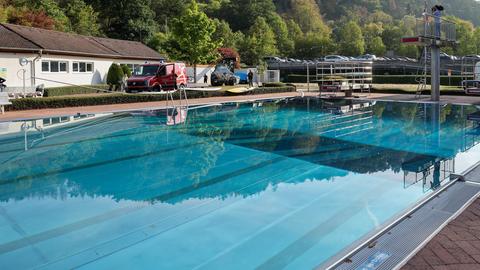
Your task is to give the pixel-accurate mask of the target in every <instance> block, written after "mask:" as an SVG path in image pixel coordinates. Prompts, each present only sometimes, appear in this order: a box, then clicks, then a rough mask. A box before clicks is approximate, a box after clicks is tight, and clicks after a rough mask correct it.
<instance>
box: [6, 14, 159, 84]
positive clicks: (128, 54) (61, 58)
mask: <svg viewBox="0 0 480 270" xmlns="http://www.w3.org/2000/svg"><path fill="white" fill-rule="evenodd" d="M22 60H23V61H22ZM163 60H164V58H163V57H162V56H161V55H160V54H158V53H157V52H156V51H154V50H152V49H150V48H149V47H147V46H145V45H144V44H142V43H140V42H135V41H126V40H116V39H108V38H98V37H90V36H81V35H77V34H72V33H64V32H57V31H51V30H45V29H39V28H32V27H25V26H19V25H12V24H0V77H2V78H4V79H6V80H7V81H6V82H5V84H6V85H7V91H8V92H21V91H23V89H24V85H25V88H26V89H27V91H28V92H31V91H33V90H34V89H35V88H36V87H37V86H39V85H44V87H56V86H66V85H68V84H72V85H92V84H102V83H105V79H106V75H107V72H108V69H109V68H110V65H111V64H112V63H118V64H127V65H129V66H130V67H133V66H134V65H138V64H143V63H148V62H158V61H163Z"/></svg>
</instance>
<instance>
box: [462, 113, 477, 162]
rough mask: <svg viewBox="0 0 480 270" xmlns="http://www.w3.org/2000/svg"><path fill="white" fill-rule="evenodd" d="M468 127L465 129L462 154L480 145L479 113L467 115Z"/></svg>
mask: <svg viewBox="0 0 480 270" xmlns="http://www.w3.org/2000/svg"><path fill="white" fill-rule="evenodd" d="M467 120H468V121H470V125H469V126H466V127H465V129H464V130H465V136H464V144H463V149H462V152H465V151H467V150H470V149H471V148H473V147H475V146H476V145H478V144H479V143H480V111H477V112H475V113H471V114H468V115H467Z"/></svg>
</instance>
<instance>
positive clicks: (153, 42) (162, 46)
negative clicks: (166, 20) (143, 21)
mask: <svg viewBox="0 0 480 270" xmlns="http://www.w3.org/2000/svg"><path fill="white" fill-rule="evenodd" d="M169 40H170V37H169V35H168V34H165V33H162V32H157V33H155V34H154V35H153V36H152V37H151V38H150V39H149V40H148V42H147V45H148V47H150V48H152V49H154V50H156V51H157V52H159V53H160V54H164V55H168V51H167V46H169Z"/></svg>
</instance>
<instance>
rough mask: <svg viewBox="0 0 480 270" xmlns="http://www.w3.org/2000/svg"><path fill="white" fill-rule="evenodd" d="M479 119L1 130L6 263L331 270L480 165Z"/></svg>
mask: <svg viewBox="0 0 480 270" xmlns="http://www.w3.org/2000/svg"><path fill="white" fill-rule="evenodd" d="M475 112H477V108H476V107H474V106H455V105H446V106H437V105H429V104H415V103H387V102H376V103H372V102H367V101H365V102H357V103H356V104H347V103H345V102H335V101H321V100H318V99H292V100H287V101H269V102H262V103H245V104H226V105H223V106H213V107H207V108H199V109H192V110H190V111H189V115H188V119H187V123H185V124H184V125H177V126H167V125H165V122H166V117H165V112H164V111H158V112H146V113H118V114H105V115H96V116H86V117H83V116H82V117H71V118H53V119H45V120H38V121H28V122H25V123H24V122H12V123H0V265H1V268H2V269H32V268H37V269H71V268H79V269H312V268H316V267H323V266H325V263H326V262H328V261H329V260H331V258H332V257H333V256H335V255H337V254H339V253H340V252H344V251H346V250H348V249H351V248H352V247H353V246H352V245H354V244H355V243H358V241H359V240H360V239H362V238H364V237H366V236H368V235H370V234H372V233H373V232H375V231H376V230H379V229H380V228H381V227H382V226H383V225H385V224H386V223H387V222H388V221H391V220H392V219H393V218H395V217H396V216H398V215H400V214H401V213H402V212H404V211H406V210H407V209H408V208H410V207H412V206H414V205H415V204H416V203H418V202H419V201H420V200H422V199H423V198H425V197H426V196H428V195H429V194H430V193H431V192H432V190H434V189H436V188H438V187H439V186H441V185H442V184H443V183H445V182H446V181H447V180H444V179H446V178H448V175H449V174H450V173H452V172H457V173H459V172H462V171H463V170H465V169H467V168H468V167H469V166H471V165H473V164H474V163H476V162H477V161H478V160H480V147H479V146H478V145H477V144H478V143H479V142H480V137H479V135H480V130H478V129H477V124H476V123H475V122H473V121H470V120H468V119H467V118H468V117H469V115H471V114H473V113H475ZM25 126H28V127H29V128H28V131H27V132H26V134H25V132H24V131H25V130H26V128H25ZM35 126H36V127H37V128H36V129H35ZM42 126H43V127H42ZM40 127H42V128H40Z"/></svg>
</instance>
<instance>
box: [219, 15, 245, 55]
mask: <svg viewBox="0 0 480 270" xmlns="http://www.w3.org/2000/svg"><path fill="white" fill-rule="evenodd" d="M213 21H214V22H215V25H216V26H215V32H214V33H213V37H212V39H213V40H214V41H216V42H218V43H220V44H221V46H223V47H227V48H235V49H236V48H238V42H239V41H240V40H241V39H242V38H243V37H244V36H243V34H241V32H233V31H232V29H231V28H230V25H229V24H228V23H227V22H226V21H224V20H219V19H214V20H213Z"/></svg>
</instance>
